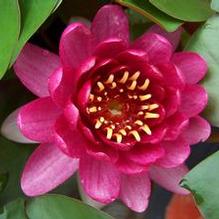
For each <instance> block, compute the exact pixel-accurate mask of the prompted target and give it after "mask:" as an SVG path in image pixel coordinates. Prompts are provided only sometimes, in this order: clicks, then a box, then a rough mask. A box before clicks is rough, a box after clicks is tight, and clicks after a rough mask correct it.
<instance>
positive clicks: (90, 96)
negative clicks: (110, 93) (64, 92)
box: [89, 94, 94, 102]
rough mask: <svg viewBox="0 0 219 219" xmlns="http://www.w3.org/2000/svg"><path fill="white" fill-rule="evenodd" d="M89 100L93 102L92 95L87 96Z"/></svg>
mask: <svg viewBox="0 0 219 219" xmlns="http://www.w3.org/2000/svg"><path fill="white" fill-rule="evenodd" d="M89 100H90V101H91V102H92V101H93V100H94V95H93V94H90V95H89Z"/></svg>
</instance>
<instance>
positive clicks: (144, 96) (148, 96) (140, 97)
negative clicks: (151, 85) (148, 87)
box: [139, 94, 151, 101]
mask: <svg viewBox="0 0 219 219" xmlns="http://www.w3.org/2000/svg"><path fill="white" fill-rule="evenodd" d="M150 98H151V94H145V95H140V96H139V99H140V100H141V101H144V100H148V99H150Z"/></svg>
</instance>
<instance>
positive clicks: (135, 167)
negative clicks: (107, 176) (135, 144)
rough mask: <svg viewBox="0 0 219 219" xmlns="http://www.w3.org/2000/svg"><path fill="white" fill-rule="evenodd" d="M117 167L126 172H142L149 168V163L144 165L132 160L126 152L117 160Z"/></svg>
mask: <svg viewBox="0 0 219 219" xmlns="http://www.w3.org/2000/svg"><path fill="white" fill-rule="evenodd" d="M116 167H117V168H118V170H119V171H120V172H122V173H124V174H137V173H142V172H144V171H146V170H147V169H148V165H142V164H138V163H136V162H134V161H130V159H129V157H128V156H127V154H125V152H122V153H120V156H119V159H118V160H117V161H116Z"/></svg>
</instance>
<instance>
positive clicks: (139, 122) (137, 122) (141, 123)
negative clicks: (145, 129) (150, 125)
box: [135, 120, 144, 126]
mask: <svg viewBox="0 0 219 219" xmlns="http://www.w3.org/2000/svg"><path fill="white" fill-rule="evenodd" d="M135 124H136V125H140V126H142V125H143V124H144V123H143V122H142V121H141V120H136V121H135Z"/></svg>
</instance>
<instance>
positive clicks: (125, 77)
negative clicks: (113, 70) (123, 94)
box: [119, 71, 129, 84]
mask: <svg viewBox="0 0 219 219" xmlns="http://www.w3.org/2000/svg"><path fill="white" fill-rule="evenodd" d="M128 78H129V72H128V71H125V72H124V74H123V76H122V78H121V79H120V80H119V83H121V84H125V82H126V81H127V80H128Z"/></svg>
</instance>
